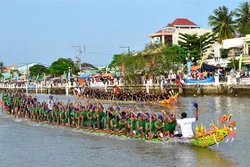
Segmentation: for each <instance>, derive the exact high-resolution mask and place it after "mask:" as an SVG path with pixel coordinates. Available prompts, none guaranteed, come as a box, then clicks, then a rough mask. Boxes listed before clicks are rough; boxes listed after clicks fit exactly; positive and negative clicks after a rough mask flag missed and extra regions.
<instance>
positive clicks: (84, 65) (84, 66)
mask: <svg viewBox="0 0 250 167" xmlns="http://www.w3.org/2000/svg"><path fill="white" fill-rule="evenodd" d="M81 67H82V69H84V68H92V69H94V70H98V68H96V67H95V66H94V65H92V64H90V63H82V66H81Z"/></svg>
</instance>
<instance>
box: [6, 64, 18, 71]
mask: <svg viewBox="0 0 250 167" xmlns="http://www.w3.org/2000/svg"><path fill="white" fill-rule="evenodd" d="M15 67H16V65H8V66H6V67H5V69H4V70H3V71H4V72H9V71H10V70H13V69H15Z"/></svg>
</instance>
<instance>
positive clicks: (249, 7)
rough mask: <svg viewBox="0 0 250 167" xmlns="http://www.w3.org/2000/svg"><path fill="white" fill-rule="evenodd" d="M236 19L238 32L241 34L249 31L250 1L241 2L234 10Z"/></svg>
mask: <svg viewBox="0 0 250 167" xmlns="http://www.w3.org/2000/svg"><path fill="white" fill-rule="evenodd" d="M235 16H236V17H237V19H236V21H237V23H238V29H237V30H238V32H239V33H240V34H241V35H246V34H249V33H250V2H247V1H245V2H242V3H240V5H239V7H238V8H236V10H235Z"/></svg>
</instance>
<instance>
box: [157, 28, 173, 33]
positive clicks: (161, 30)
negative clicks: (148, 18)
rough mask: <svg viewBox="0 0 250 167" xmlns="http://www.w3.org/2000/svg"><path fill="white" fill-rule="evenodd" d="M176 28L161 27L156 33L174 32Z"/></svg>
mask: <svg viewBox="0 0 250 167" xmlns="http://www.w3.org/2000/svg"><path fill="white" fill-rule="evenodd" d="M174 31H175V30H164V29H160V30H159V31H157V32H156V33H173V32H174Z"/></svg>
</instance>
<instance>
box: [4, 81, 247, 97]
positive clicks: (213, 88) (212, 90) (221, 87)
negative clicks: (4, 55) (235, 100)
mask: <svg viewBox="0 0 250 167" xmlns="http://www.w3.org/2000/svg"><path fill="white" fill-rule="evenodd" d="M73 89H74V87H71V88H68V90H67V88H65V87H42V88H37V89H36V88H32V89H28V88H25V87H21V88H20V87H16V88H14V87H11V88H10V87H9V88H6V87H5V88H4V87H2V88H1V87H0V91H3V90H11V91H13V92H23V93H25V92H26V93H27V92H28V93H43V94H73V93H72V90H73ZM93 89H101V90H104V89H105V88H104V87H99V88H93ZM106 89H107V91H113V86H107V88H106ZM120 90H121V91H139V90H146V86H144V85H136V86H120ZM149 90H150V93H157V92H160V91H161V89H160V86H159V85H152V86H150V88H149ZM164 90H165V91H169V90H174V92H176V93H177V92H178V93H179V95H180V96H194V95H195V96H202V95H226V96H227V95H228V96H250V85H247V84H232V85H228V84H218V85H214V84H210V85H208V84H206V85H204V84H196V85H183V87H178V86H176V85H169V86H165V87H164Z"/></svg>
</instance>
